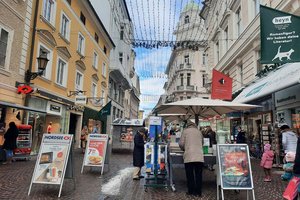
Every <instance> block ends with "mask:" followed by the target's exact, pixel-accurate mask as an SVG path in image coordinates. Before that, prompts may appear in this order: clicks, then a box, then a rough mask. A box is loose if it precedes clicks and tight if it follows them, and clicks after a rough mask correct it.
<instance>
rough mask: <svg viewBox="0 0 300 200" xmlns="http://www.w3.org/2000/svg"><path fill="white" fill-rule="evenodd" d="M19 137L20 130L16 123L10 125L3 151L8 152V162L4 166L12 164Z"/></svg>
mask: <svg viewBox="0 0 300 200" xmlns="http://www.w3.org/2000/svg"><path fill="white" fill-rule="evenodd" d="M18 135H19V130H18V128H17V126H16V124H15V122H10V123H9V128H8V129H7V131H6V133H5V135H4V139H5V140H4V144H3V149H4V150H5V152H6V162H4V163H2V164H7V163H9V164H10V163H11V162H12V157H13V154H14V153H13V151H14V149H16V148H17V137H18Z"/></svg>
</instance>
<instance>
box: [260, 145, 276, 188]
mask: <svg viewBox="0 0 300 200" xmlns="http://www.w3.org/2000/svg"><path fill="white" fill-rule="evenodd" d="M273 159H274V152H273V151H272V150H271V145H270V144H265V146H264V153H263V156H262V159H261V162H260V166H261V167H263V168H264V172H265V178H264V181H265V182H271V169H272V166H273Z"/></svg>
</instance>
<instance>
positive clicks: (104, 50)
mask: <svg viewBox="0 0 300 200" xmlns="http://www.w3.org/2000/svg"><path fill="white" fill-rule="evenodd" d="M103 52H104V53H105V54H106V52H107V49H106V46H105V45H104V47H103Z"/></svg>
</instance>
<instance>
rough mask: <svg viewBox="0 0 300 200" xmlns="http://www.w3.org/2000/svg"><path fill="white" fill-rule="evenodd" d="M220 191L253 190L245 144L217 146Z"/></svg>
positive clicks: (247, 150)
mask: <svg viewBox="0 0 300 200" xmlns="http://www.w3.org/2000/svg"><path fill="white" fill-rule="evenodd" d="M217 146H218V161H219V176H220V180H221V188H222V189H232V190H235V189H246V190H252V189H253V179H252V172H251V163H250V159H249V158H250V157H249V149H248V146H247V145H246V144H218V145H217Z"/></svg>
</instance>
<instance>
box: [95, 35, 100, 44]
mask: <svg viewBox="0 0 300 200" xmlns="http://www.w3.org/2000/svg"><path fill="white" fill-rule="evenodd" d="M95 40H96V42H97V43H99V36H98V35H97V33H95Z"/></svg>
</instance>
